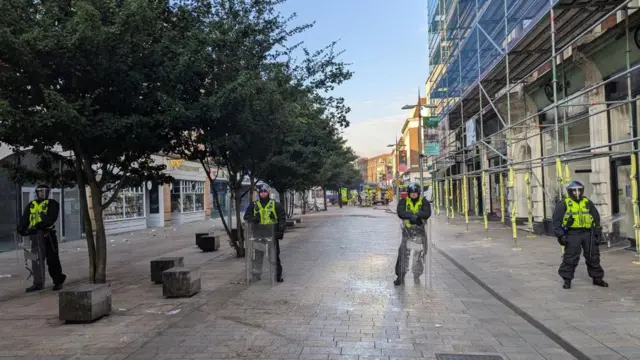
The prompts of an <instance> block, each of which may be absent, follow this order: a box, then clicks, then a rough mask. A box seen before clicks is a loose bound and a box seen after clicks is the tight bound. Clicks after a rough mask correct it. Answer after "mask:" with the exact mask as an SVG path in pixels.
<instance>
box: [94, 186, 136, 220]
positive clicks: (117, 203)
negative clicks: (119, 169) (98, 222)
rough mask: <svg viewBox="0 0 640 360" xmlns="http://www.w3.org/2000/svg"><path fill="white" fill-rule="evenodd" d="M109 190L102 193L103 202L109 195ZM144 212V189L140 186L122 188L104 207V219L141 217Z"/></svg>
mask: <svg viewBox="0 0 640 360" xmlns="http://www.w3.org/2000/svg"><path fill="white" fill-rule="evenodd" d="M111 194H112V193H111V192H109V193H105V194H103V195H102V201H103V202H105V201H107V200H108V199H109V198H110V197H111ZM144 216H145V212H144V189H143V188H142V187H136V188H129V189H122V190H120V193H119V194H118V195H116V197H115V199H114V200H113V202H112V203H111V204H110V205H109V207H107V208H106V209H104V213H103V217H104V219H105V220H122V219H136V218H143V217H144Z"/></svg>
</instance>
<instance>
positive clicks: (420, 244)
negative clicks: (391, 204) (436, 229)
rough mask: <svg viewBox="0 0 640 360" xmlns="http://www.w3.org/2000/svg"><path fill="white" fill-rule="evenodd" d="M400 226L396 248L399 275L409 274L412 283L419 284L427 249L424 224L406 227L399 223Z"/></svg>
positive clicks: (423, 273) (423, 272)
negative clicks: (400, 231) (399, 241)
mask: <svg viewBox="0 0 640 360" xmlns="http://www.w3.org/2000/svg"><path fill="white" fill-rule="evenodd" d="M400 226H401V230H402V241H401V244H400V249H399V250H398V255H399V258H400V273H401V276H405V275H410V276H411V277H413V281H414V283H415V284H419V283H420V282H421V280H420V278H421V277H422V275H425V271H424V270H425V259H426V255H427V250H428V247H427V233H426V229H425V225H424V224H422V225H412V226H411V227H406V226H404V224H401V225H400ZM404 280H405V281H406V280H407V279H404Z"/></svg>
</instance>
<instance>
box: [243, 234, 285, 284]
mask: <svg viewBox="0 0 640 360" xmlns="http://www.w3.org/2000/svg"><path fill="white" fill-rule="evenodd" d="M275 227H276V225H275V224H273V225H261V224H256V223H252V222H248V223H246V226H245V228H246V229H247V237H246V239H247V240H246V241H245V249H246V251H245V258H246V270H247V284H249V285H251V284H260V283H261V284H271V285H273V284H275V282H276V275H277V274H276V265H277V264H276V259H277V257H276V243H275V241H276V231H275Z"/></svg>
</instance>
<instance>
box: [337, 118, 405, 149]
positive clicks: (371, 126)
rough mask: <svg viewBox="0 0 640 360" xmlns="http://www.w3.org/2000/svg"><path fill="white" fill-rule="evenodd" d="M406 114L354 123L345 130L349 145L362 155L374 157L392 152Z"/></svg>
mask: <svg viewBox="0 0 640 360" xmlns="http://www.w3.org/2000/svg"><path fill="white" fill-rule="evenodd" d="M404 121H405V116H403V115H394V116H385V117H380V118H374V119H369V120H363V121H359V122H357V123H352V124H351V126H349V127H348V128H347V129H346V130H345V131H344V134H343V135H344V137H345V138H346V139H347V142H348V145H349V146H351V147H352V148H353V150H355V152H356V153H357V154H358V155H359V156H362V157H372V156H376V155H380V154H384V153H389V152H391V150H392V149H391V148H388V147H387V145H388V144H393V143H394V141H395V140H396V136H398V135H399V134H400V131H401V130H402V126H403V125H404Z"/></svg>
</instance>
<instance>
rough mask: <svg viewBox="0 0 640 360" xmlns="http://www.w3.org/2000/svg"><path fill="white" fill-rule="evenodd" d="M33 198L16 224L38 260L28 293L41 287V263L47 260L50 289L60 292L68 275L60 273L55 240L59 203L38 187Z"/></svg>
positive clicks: (46, 191) (60, 268) (47, 187)
mask: <svg viewBox="0 0 640 360" xmlns="http://www.w3.org/2000/svg"><path fill="white" fill-rule="evenodd" d="M35 193H36V199H35V200H33V201H31V202H30V203H29V204H28V205H27V206H26V207H25V209H24V213H23V215H22V217H21V218H20V222H19V223H18V229H17V230H18V234H20V235H22V236H31V239H32V240H31V252H32V253H34V255H35V254H37V257H38V260H34V261H32V271H33V285H32V286H31V287H29V288H27V290H26V291H27V292H33V291H38V290H42V289H43V288H44V268H43V266H44V265H43V262H44V261H45V259H46V262H47V267H48V269H49V276H51V279H53V290H54V291H56V290H60V289H62V284H63V283H64V281H65V280H66V279H67V276H66V275H65V274H63V273H62V265H61V264H60V256H59V254H58V239H57V237H56V221H57V220H58V214H59V212H60V204H59V203H58V202H57V201H55V200H53V199H49V194H50V193H51V188H50V187H49V186H47V185H38V186H37V187H36V190H35Z"/></svg>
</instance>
